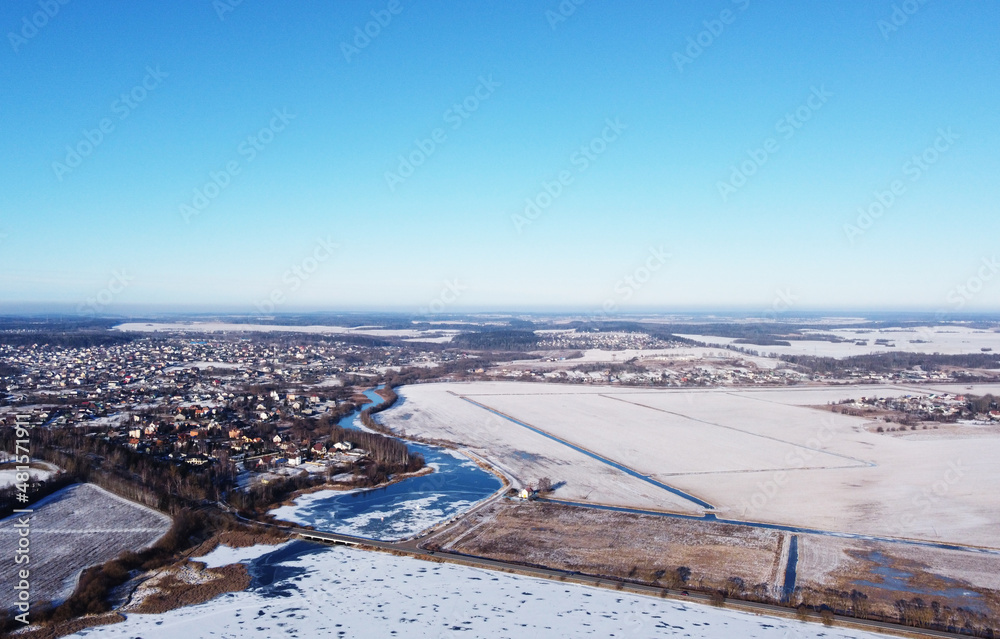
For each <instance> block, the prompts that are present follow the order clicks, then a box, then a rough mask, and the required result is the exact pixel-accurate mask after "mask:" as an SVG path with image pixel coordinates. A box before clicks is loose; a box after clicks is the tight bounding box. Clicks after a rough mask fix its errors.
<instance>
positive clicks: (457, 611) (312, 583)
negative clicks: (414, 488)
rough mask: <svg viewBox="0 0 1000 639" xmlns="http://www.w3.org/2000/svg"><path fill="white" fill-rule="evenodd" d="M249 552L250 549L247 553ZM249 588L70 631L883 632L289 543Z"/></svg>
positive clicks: (781, 636) (800, 637)
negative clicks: (155, 613)
mask: <svg viewBox="0 0 1000 639" xmlns="http://www.w3.org/2000/svg"><path fill="white" fill-rule="evenodd" d="M248 556H249V555H248ZM272 557H273V558H272V559H269V557H268V556H266V555H265V556H263V557H261V558H260V559H258V560H256V561H254V562H253V563H252V564H251V566H250V572H251V574H253V575H254V584H253V586H251V588H250V590H248V591H245V592H238V593H229V594H226V595H223V596H220V597H218V598H216V599H214V600H212V601H209V602H207V603H204V604H201V605H198V606H191V607H188V608H181V609H178V610H174V611H171V612H168V613H165V614H160V615H140V614H132V615H129V616H128V619H127V620H126V621H125V622H123V623H118V624H113V625H110V626H101V627H97V628H91V629H88V630H85V631H82V632H80V633H79V634H76V635H72V636H74V637H94V638H102V639H103V638H105V637H107V638H112V637H122V638H125V637H127V638H129V639H133V638H135V637H142V638H143V639H155V638H157V637H163V638H165V639H173V638H174V637H192V638H194V637H215V638H218V639H225V638H237V637H239V638H244V637H246V638H248V639H252V638H257V637H259V638H262V639H263V638H268V639H270V638H271V637H278V636H283V637H301V638H306V637H400V638H403V637H405V638H407V639H411V638H416V637H427V638H434V639H437V638H442V637H453V636H456V637H457V636H467V637H491V638H493V637H495V638H498V639H499V638H503V637H510V638H516V639H523V638H524V637H531V638H533V639H543V638H548V637H602V638H604V637H618V638H635V639H639V638H645V637H697V638H702V639H733V638H734V637H739V638H740V639H806V638H811V637H824V638H826V639H848V638H852V639H876V638H877V637H882V636H883V635H877V634H874V633H868V632H860V631H852V630H843V629H839V628H824V627H823V626H820V625H818V624H806V623H802V622H798V621H794V620H786V619H777V618H770V617H763V616H758V615H754V614H750V613H743V612H736V611H731V610H726V609H719V608H712V607H709V606H704V605H699V604H689V603H680V602H675V601H667V600H661V599H656V598H652V597H644V596H639V595H631V594H626V593H621V592H614V591H610V590H603V589H597V588H590V587H586V586H579V585H572V584H564V583H559V582H554V581H546V580H541V579H535V578H530V577H520V576H515V575H509V574H505V573H494V572H489V571H486V570H480V569H477V568H467V567H464V566H455V565H451V564H437V563H429V562H425V561H421V560H418V559H414V558H411V557H395V556H392V555H388V554H383V553H374V552H365V551H362V550H354V549H348V548H341V547H338V548H325V547H318V546H310V545H308V544H304V543H303V542H292V544H291V545H289V546H285V547H282V548H280V549H279V550H277V551H275V552H273V553H272Z"/></svg>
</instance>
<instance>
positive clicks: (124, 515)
mask: <svg viewBox="0 0 1000 639" xmlns="http://www.w3.org/2000/svg"><path fill="white" fill-rule="evenodd" d="M32 508H34V510H35V512H34V514H33V515H31V521H30V526H31V528H30V529H31V536H30V539H31V554H30V557H31V559H30V571H31V595H32V599H31V600H32V601H34V602H40V601H46V600H54V601H60V600H62V599H65V598H66V597H68V596H69V595H71V594H72V593H73V589H74V588H75V587H76V581H77V579H78V578H79V576H80V573H81V572H82V571H83V569H84V568H87V567H88V566H93V565H96V564H100V563H103V562H105V561H108V560H109V559H114V558H115V557H117V556H118V555H119V554H120V553H122V552H123V551H126V550H136V551H138V550H141V549H143V548H146V547H148V546H150V545H151V544H153V543H154V542H155V541H156V540H157V539H159V538H160V537H162V536H163V535H164V534H165V533H166V532H167V530H168V529H169V528H170V518H169V517H167V516H166V515H162V514H160V513H158V512H156V511H154V510H152V509H150V508H146V507H145V506H140V505H139V504H135V503H132V502H130V501H127V500H125V499H122V498H120V497H117V496H115V495H112V494H111V493H109V492H107V491H105V490H103V489H101V488H98V487H97V486H94V485H93V484H77V485H74V486H70V487H68V488H65V489H63V490H60V491H59V492H57V493H54V494H52V495H50V496H48V497H46V498H45V499H43V500H41V501H39V502H38V503H36V504H35V505H34V506H33V507H32ZM20 516H22V517H23V515H20ZM18 517H19V515H14V516H11V517H8V518H7V519H4V520H2V521H0V547H3V548H5V549H9V552H8V551H5V552H4V553H3V554H2V555H0V607H2V608H5V609H6V608H7V607H9V606H11V605H13V603H14V600H13V595H14V590H13V587H14V577H15V575H16V574H17V570H16V569H17V568H23V567H24V566H23V565H20V566H18V565H15V563H14V552H13V549H14V547H15V546H16V545H17V538H18V529H16V528H14V524H15V523H17V518H18Z"/></svg>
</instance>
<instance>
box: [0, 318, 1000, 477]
mask: <svg viewBox="0 0 1000 639" xmlns="http://www.w3.org/2000/svg"><path fill="white" fill-rule="evenodd" d="M538 337H539V341H538V344H537V346H536V347H535V348H533V349H532V350H531V352H530V353H514V354H513V355H514V356H515V358H513V359H511V358H510V355H511V354H506V359H504V358H503V354H501V355H497V356H491V354H488V353H487V354H483V353H475V352H469V351H466V350H462V349H460V348H452V347H449V345H448V344H446V343H441V342H440V340H439V341H438V343H430V342H433V341H434V340H429V342H420V341H419V340H413V339H410V340H395V341H386V340H371V339H369V340H364V339H361V340H357V339H355V340H353V341H352V340H340V339H338V338H337V337H336V336H326V337H323V338H319V337H318V336H311V337H309V338H308V339H303V338H302V337H301V336H298V337H296V336H289V335H280V334H279V335H266V336H265V335H255V336H253V337H247V336H246V334H239V335H210V336H202V337H191V336H190V335H185V334H154V335H152V336H150V335H145V336H142V337H137V338H133V339H130V340H122V343H117V344H110V345H103V346H86V347H69V346H55V345H47V344H32V345H12V344H4V343H0V361H2V362H3V363H4V365H5V366H6V367H7V370H6V371H4V372H3V373H0V391H2V392H0V425H9V426H13V425H15V424H23V425H32V426H37V427H41V426H45V427H66V428H83V429H85V430H86V431H87V432H88V434H89V435H91V436H94V437H101V438H103V439H105V440H106V441H109V442H113V443H115V444H118V445H121V446H123V447H127V448H128V449H130V450H133V451H135V452H137V453H140V454H144V455H151V456H154V457H157V458H159V459H163V460H169V461H171V462H174V463H177V464H186V465H190V466H205V465H211V464H218V463H222V464H225V465H229V466H232V467H234V468H235V471H236V472H238V473H239V477H240V482H241V485H245V484H246V483H247V482H253V481H268V480H269V479H270V478H272V477H274V476H280V475H288V474H297V473H301V472H303V471H306V472H309V473H325V474H326V475H327V476H328V477H336V476H339V477H340V479H341V480H345V481H347V480H349V478H348V477H346V476H344V475H342V474H340V475H338V474H339V473H342V472H343V471H344V470H345V469H346V468H350V467H351V466H352V465H353V464H354V463H355V462H357V461H359V460H363V459H364V458H365V455H366V451H365V450H363V449H359V448H358V447H357V446H355V445H352V444H351V443H350V442H344V441H335V440H331V439H328V438H317V437H315V436H314V435H312V434H311V433H309V432H307V430H304V429H302V428H299V427H297V426H296V424H301V423H302V421H303V420H322V419H327V420H330V421H334V422H335V421H336V420H338V419H341V418H343V417H344V416H346V415H348V414H349V413H351V412H352V411H353V410H355V409H356V408H357V407H358V406H360V405H362V404H364V403H365V402H367V401H370V400H368V399H366V398H364V397H363V396H361V395H360V391H361V390H363V389H365V388H371V387H372V386H374V385H375V384H376V383H378V381H379V380H381V379H383V378H384V376H385V375H386V374H392V373H398V372H400V371H411V372H412V371H421V372H422V373H421V374H422V375H423V378H422V379H433V378H435V376H436V375H438V373H436V372H435V371H441V372H440V378H441V379H452V380H453V379H469V380H472V379H485V380H488V379H506V380H519V381H532V382H554V383H567V384H612V385H614V384H621V385H627V386H656V387H716V386H748V385H774V386H786V385H796V384H846V383H884V382H899V381H903V382H910V383H919V382H923V381H956V380H961V379H962V377H961V373H962V372H961V371H952V372H940V371H934V372H927V371H923V370H921V369H920V368H919V367H915V368H914V369H912V370H903V371H893V372H891V373H873V372H870V371H863V370H859V371H849V372H847V373H846V374H843V375H840V376H836V377H835V376H832V375H816V374H810V373H807V372H804V371H803V370H800V369H799V368H798V367H795V366H792V365H787V364H785V363H784V362H781V361H779V360H775V359H768V358H766V357H761V356H756V355H751V354H748V353H745V352H738V350H729V349H725V348H722V347H710V348H708V347H697V346H692V345H691V344H689V343H683V342H678V341H673V340H665V339H660V338H656V337H653V336H650V335H648V334H645V333H638V332H629V331H621V332H575V331H569V332H568V331H539V332H538ZM595 352H597V353H598V354H601V353H603V355H601V357H598V358H595V357H594V356H592V355H590V354H592V353H595ZM609 359H610V361H608V360H609ZM466 362H467V364H466ZM0 370H3V369H0ZM11 371H16V372H11ZM870 402H876V403H870ZM878 402H882V403H878ZM961 406H962V401H961V400H960V399H954V398H951V399H949V398H945V397H936V396H931V398H930V399H926V398H924V399H920V400H917V399H907V400H900V399H895V400H888V399H871V400H865V401H863V402H862V403H860V404H858V405H857V406H846V405H845V406H843V407H841V408H842V409H843V410H846V409H852V410H859V411H860V410H866V409H869V408H873V409H874V408H879V409H884V410H886V411H896V412H899V413H900V414H901V415H902V414H906V415H912V416H914V418H915V419H916V418H919V419H942V418H947V419H951V418H952V417H954V418H955V419H966V418H969V419H980V418H981V419H997V416H996V411H995V410H993V411H985V412H982V413H975V414H969V412H968V410H967V409H963V408H962V407H961Z"/></svg>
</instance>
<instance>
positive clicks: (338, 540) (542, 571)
mask: <svg viewBox="0 0 1000 639" xmlns="http://www.w3.org/2000/svg"><path fill="white" fill-rule="evenodd" d="M286 530H287V531H288V532H289V533H291V534H293V535H295V536H297V537H299V538H301V539H304V540H306V541H314V542H319V543H324V544H332V545H343V546H351V547H368V548H376V549H378V550H384V551H390V552H396V553H403V554H406V555H410V556H412V557H416V558H419V559H424V560H429V561H448V562H450V563H455V564H461V565H465V566H471V567H474V568H485V569H487V570H498V571H501V572H509V573H517V574H519V575H526V576H530V577H540V578H542V579H554V580H557V581H560V582H565V583H578V584H582V585H586V586H597V587H602V588H613V589H615V590H618V589H621V590H623V591H628V592H633V593H638V594H643V595H649V596H656V597H662V596H665V595H664V593H667V595H668V596H669V597H670V598H671V599H674V600H677V601H687V602H696V603H702V604H711V603H712V597H711V596H710V595H706V594H702V593H688V592H686V591H682V590H676V589H675V590H669V591H668V590H667V589H665V588H660V587H657V586H648V585H644V584H637V583H631V582H622V581H619V580H617V579H611V578H605V577H598V576H592V575H584V574H582V573H579V572H573V571H566V570H558V569H554V568H543V567H541V566H528V565H524V564H516V563H511V562H506V561H498V560H496V559H487V558H485V557H476V556H473V555H465V554H461V553H455V552H449V551H431V550H424V549H422V548H420V547H419V546H418V545H416V544H414V543H413V542H412V540H411V542H410V543H406V542H391V541H377V540H374V539H367V538H365V537H355V536H352V535H341V534H339V533H328V532H320V531H316V530H307V529H305V528H291V529H286ZM726 605H727V606H729V607H732V608H735V609H740V610H746V611H749V612H756V613H761V614H767V615H774V616H780V617H788V616H789V615H791V614H793V610H792V609H790V608H786V607H782V606H775V605H772V604H764V603H757V602H753V601H743V600H727V602H726ZM810 620H811V621H814V622H819V621H820V618H819V615H816V614H810ZM835 622H836V623H837V624H839V625H840V626H842V627H843V626H854V627H857V628H862V629H866V630H875V631H879V632H891V633H893V634H897V635H909V636H918V637H948V638H955V637H968V636H969V635H959V634H953V633H948V632H940V631H936V630H921V629H916V628H911V627H909V626H901V625H899V624H892V623H885V622H881V621H867V620H861V619H855V618H854V617H842V616H840V615H837V616H835Z"/></svg>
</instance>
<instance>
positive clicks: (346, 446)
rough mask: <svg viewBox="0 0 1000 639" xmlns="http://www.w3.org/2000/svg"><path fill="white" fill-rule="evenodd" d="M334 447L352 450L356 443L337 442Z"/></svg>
mask: <svg viewBox="0 0 1000 639" xmlns="http://www.w3.org/2000/svg"><path fill="white" fill-rule="evenodd" d="M333 447H334V448H336V449H337V450H351V449H353V448H354V444H352V443H351V442H337V443H336V444H334V445H333Z"/></svg>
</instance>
